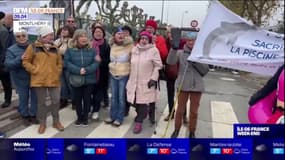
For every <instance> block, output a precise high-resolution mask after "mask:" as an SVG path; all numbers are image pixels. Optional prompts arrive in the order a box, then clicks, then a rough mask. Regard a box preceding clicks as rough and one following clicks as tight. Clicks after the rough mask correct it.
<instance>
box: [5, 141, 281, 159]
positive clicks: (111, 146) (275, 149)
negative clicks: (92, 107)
mask: <svg viewBox="0 0 285 160" xmlns="http://www.w3.org/2000/svg"><path fill="white" fill-rule="evenodd" d="M0 155H1V157H0V159H1V160H2V159H3V160H27V159H29V160H81V159H84V160H110V159H116V160H117V159H118V160H149V159H151V160H174V159H179V160H189V159H190V160H217V159H219V160H229V159H231V160H241V159H243V160H263V159H264V160H265V159H266V160H268V159H270V160H281V159H282V158H283V157H284V138H277V139H261V138H260V139H258V140H257V139H251V138H238V139H0Z"/></svg>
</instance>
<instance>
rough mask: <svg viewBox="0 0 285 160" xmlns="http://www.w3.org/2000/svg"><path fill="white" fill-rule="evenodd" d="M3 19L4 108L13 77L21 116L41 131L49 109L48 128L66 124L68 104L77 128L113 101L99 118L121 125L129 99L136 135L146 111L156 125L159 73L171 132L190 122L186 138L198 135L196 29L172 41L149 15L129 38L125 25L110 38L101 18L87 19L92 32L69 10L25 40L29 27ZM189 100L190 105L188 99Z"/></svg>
mask: <svg viewBox="0 0 285 160" xmlns="http://www.w3.org/2000/svg"><path fill="white" fill-rule="evenodd" d="M0 19H3V20H1V21H0V37H1V39H0V75H1V76H0V77H1V82H2V85H3V88H4V93H5V96H4V97H5V98H4V103H3V104H2V105H1V107H2V108H6V107H9V106H10V105H11V95H12V83H13V84H14V85H15V87H16V91H17V94H18V96H19V105H18V111H19V114H20V115H21V117H22V118H23V119H24V120H26V121H29V122H31V123H33V124H39V128H38V133H39V134H43V133H45V131H46V127H47V126H46V119H47V114H48V113H49V112H51V115H52V118H53V125H52V127H54V128H55V129H57V130H58V131H64V127H65V126H63V125H62V123H61V120H60V114H59V109H60V108H63V107H66V106H67V105H68V104H69V103H71V104H72V109H74V110H75V111H76V115H77V119H76V120H74V121H75V125H76V126H81V127H86V126H88V123H89V118H91V119H94V120H98V119H99V117H100V114H99V113H100V112H99V111H100V108H101V104H102V103H103V104H104V107H108V106H109V105H110V112H109V115H108V117H101V118H104V122H105V123H106V124H110V125H112V126H114V127H119V126H121V125H122V124H123V123H124V117H126V116H128V115H129V110H130V108H131V107H130V106H132V107H134V108H135V111H136V113H137V115H136V117H135V119H134V121H135V126H134V128H133V133H134V134H139V133H141V132H142V130H143V128H142V126H143V125H142V123H143V121H144V119H146V118H147V117H149V118H148V119H149V121H150V123H151V124H155V121H156V120H155V109H156V103H157V102H158V100H159V91H160V80H161V79H162V78H161V76H162V73H164V74H165V79H164V80H166V84H167V95H168V106H169V114H168V115H167V117H165V119H164V120H165V121H171V120H173V119H174V118H175V130H174V131H173V133H172V135H171V138H176V137H178V136H179V130H180V128H181V125H182V123H185V124H188V129H189V138H195V130H196V125H197V118H198V109H199V106H200V100H201V96H202V93H203V91H204V82H203V77H202V76H201V75H200V74H199V72H198V71H197V70H196V69H195V68H194V67H193V66H192V62H190V61H187V57H188V56H189V55H190V54H191V51H192V48H193V46H194V44H195V39H196V36H197V34H196V33H195V32H190V33H189V34H187V35H186V37H185V39H184V42H181V44H180V47H179V48H177V47H174V46H173V40H172V37H171V33H170V30H167V37H163V36H162V35H159V34H157V32H156V30H157V23H156V22H155V21H154V20H151V19H150V20H147V21H146V23H145V27H144V28H143V29H142V30H141V31H140V32H139V33H138V36H137V37H138V39H137V40H134V39H133V38H132V29H131V27H129V26H117V27H114V30H113V32H112V36H111V38H110V39H107V38H106V30H105V28H104V26H103V25H102V24H100V23H94V24H92V26H91V28H90V29H91V33H92V35H89V34H88V31H86V30H84V29H80V28H77V26H76V23H75V20H74V18H73V17H68V18H67V20H66V24H65V26H64V27H62V28H60V29H59V30H58V32H57V34H55V32H54V30H53V29H52V28H51V27H40V28H39V29H38V33H39V34H38V39H37V40H36V41H34V42H30V41H29V39H28V33H27V31H25V30H20V31H19V32H13V26H12V24H13V23H12V22H13V19H12V17H11V14H6V15H5V13H3V12H0ZM89 37H92V38H91V39H90V38H89ZM10 78H11V79H10ZM109 88H110V89H111V100H110V103H109V97H108V89H109ZM176 91H179V94H177V93H176ZM175 93H176V94H177V95H178V106H177V109H176V111H174V109H173V108H174V96H175ZM47 96H49V97H50V101H51V103H50V104H49V105H47V104H46V97H47ZM188 99H189V100H190V106H187V105H186V104H187V101H188ZM187 108H188V109H187ZM187 111H188V112H189V113H187ZM172 113H173V114H172ZM187 114H189V116H188V117H189V119H187ZM0 132H1V131H0ZM1 135H3V133H1Z"/></svg>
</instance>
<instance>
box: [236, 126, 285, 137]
mask: <svg viewBox="0 0 285 160" xmlns="http://www.w3.org/2000/svg"><path fill="white" fill-rule="evenodd" d="M284 130H285V126H284V125H283V124H272V125H270V124H234V138H263V139H264V138H284V135H285V131H284Z"/></svg>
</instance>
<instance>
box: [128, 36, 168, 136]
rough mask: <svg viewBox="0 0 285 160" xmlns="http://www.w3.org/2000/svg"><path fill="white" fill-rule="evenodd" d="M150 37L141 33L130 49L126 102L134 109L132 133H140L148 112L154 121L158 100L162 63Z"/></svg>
mask: <svg viewBox="0 0 285 160" xmlns="http://www.w3.org/2000/svg"><path fill="white" fill-rule="evenodd" d="M151 42H152V35H151V34H150V33H149V32H146V31H143V32H141V33H140V35H139V39H138V44H137V45H136V46H135V47H134V48H133V49H132V52H131V54H132V57H131V67H130V68H131V71H130V75H129V80H128V83H127V100H128V102H129V103H131V104H133V105H134V106H135V108H136V112H137V116H136V118H135V122H136V123H135V127H134V130H133V132H134V133H135V134H138V133H140V132H141V131H142V122H143V120H144V118H145V117H146V116H145V115H146V114H147V112H148V109H149V110H152V111H153V112H150V113H151V115H150V117H152V118H151V119H154V116H155V115H154V109H155V108H154V107H155V102H156V101H157V100H158V90H157V85H158V84H157V81H158V76H159V73H158V70H159V69H161V68H162V62H161V59H160V56H159V51H158V49H157V48H156V47H155V46H154V45H153V44H152V43H151Z"/></svg>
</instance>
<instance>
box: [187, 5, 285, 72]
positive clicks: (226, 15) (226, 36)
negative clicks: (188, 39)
mask: <svg viewBox="0 0 285 160" xmlns="http://www.w3.org/2000/svg"><path fill="white" fill-rule="evenodd" d="M188 60H191V61H197V62H200V63H206V64H212V65H217V66H222V67H227V68H233V69H238V70H243V71H247V72H253V73H257V74H263V75H272V74H273V73H275V71H276V70H277V69H278V67H279V66H281V65H282V64H284V34H278V33H274V32H269V31H266V30H262V29H260V28H258V27H256V26H254V25H252V24H250V23H249V22H247V21H246V20H245V19H243V18H241V17H239V16H238V15H236V14H234V13H233V12H231V11H230V10H228V9H227V8H225V7H224V6H223V5H222V4H220V3H219V2H216V1H213V2H211V5H210V7H209V10H208V15H207V17H206V19H205V21H204V24H203V26H202V28H201V31H200V32H199V34H198V38H197V40H196V43H195V45H194V48H193V50H192V54H191V55H190V56H189V58H188Z"/></svg>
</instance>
